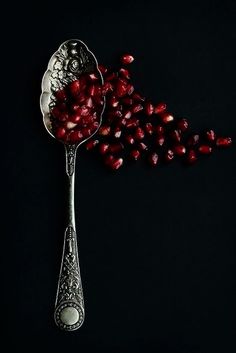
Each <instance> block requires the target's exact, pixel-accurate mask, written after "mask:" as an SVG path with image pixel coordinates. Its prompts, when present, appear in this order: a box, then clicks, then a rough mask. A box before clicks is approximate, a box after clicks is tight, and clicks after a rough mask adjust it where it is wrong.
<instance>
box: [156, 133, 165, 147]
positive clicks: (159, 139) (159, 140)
mask: <svg viewBox="0 0 236 353" xmlns="http://www.w3.org/2000/svg"><path fill="white" fill-rule="evenodd" d="M164 142H165V137H164V136H162V135H160V136H158V137H157V138H156V144H157V145H158V146H163V144H164Z"/></svg>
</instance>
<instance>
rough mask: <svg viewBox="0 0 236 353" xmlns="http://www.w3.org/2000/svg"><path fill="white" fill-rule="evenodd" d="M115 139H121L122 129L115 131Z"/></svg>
mask: <svg viewBox="0 0 236 353" xmlns="http://www.w3.org/2000/svg"><path fill="white" fill-rule="evenodd" d="M114 137H115V138H117V139H118V138H120V137H121V129H120V128H119V127H116V128H115V129H114Z"/></svg>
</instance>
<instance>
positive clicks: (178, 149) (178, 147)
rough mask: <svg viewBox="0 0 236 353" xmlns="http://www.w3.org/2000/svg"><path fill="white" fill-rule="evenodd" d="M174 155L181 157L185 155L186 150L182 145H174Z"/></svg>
mask: <svg viewBox="0 0 236 353" xmlns="http://www.w3.org/2000/svg"><path fill="white" fill-rule="evenodd" d="M174 153H175V154H176V155H177V156H183V155H184V154H185V153H186V148H185V146H184V145H176V146H175V147H174Z"/></svg>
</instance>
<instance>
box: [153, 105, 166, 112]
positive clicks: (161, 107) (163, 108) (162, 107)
mask: <svg viewBox="0 0 236 353" xmlns="http://www.w3.org/2000/svg"><path fill="white" fill-rule="evenodd" d="M165 111H166V103H159V104H157V105H156V106H155V107H154V113H155V114H161V113H163V112H165Z"/></svg>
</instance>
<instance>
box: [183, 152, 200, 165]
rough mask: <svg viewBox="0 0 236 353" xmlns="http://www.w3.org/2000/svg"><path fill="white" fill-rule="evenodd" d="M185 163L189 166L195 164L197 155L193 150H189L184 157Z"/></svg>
mask: <svg viewBox="0 0 236 353" xmlns="http://www.w3.org/2000/svg"><path fill="white" fill-rule="evenodd" d="M186 161H187V163H189V164H192V163H195V162H196V161H197V155H196V152H195V151H194V150H189V151H188V153H187V156H186Z"/></svg>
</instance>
